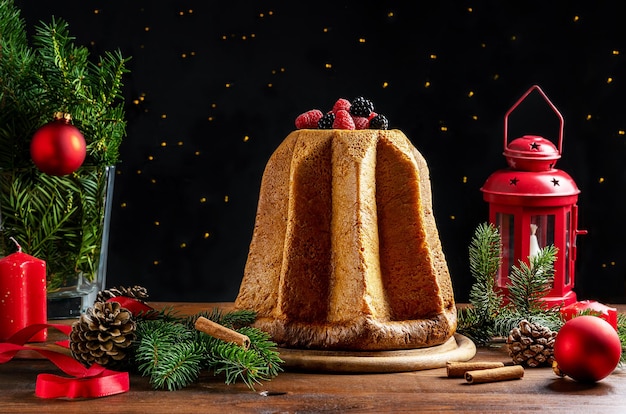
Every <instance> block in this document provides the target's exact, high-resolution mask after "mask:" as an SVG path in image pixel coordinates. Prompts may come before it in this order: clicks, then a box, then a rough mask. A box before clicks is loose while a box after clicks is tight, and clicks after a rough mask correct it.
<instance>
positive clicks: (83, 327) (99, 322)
mask: <svg viewBox="0 0 626 414" xmlns="http://www.w3.org/2000/svg"><path fill="white" fill-rule="evenodd" d="M132 316H133V315H132V313H131V312H130V311H129V310H127V309H125V308H122V306H121V305H120V304H119V303H117V302H96V303H95V304H94V305H93V307H91V308H89V309H87V311H86V312H85V313H84V314H82V315H81V316H80V318H79V320H77V321H76V322H74V323H73V324H72V331H71V332H70V350H71V351H72V355H73V356H74V358H75V359H77V360H78V361H80V362H82V363H83V364H84V365H86V366H91V365H92V364H94V363H97V364H100V365H102V366H106V367H109V368H110V367H115V366H120V365H122V364H123V363H124V362H125V361H124V360H125V359H126V356H127V355H128V348H129V347H130V345H131V344H132V342H133V340H134V339H135V327H136V325H135V321H134V320H133V318H132Z"/></svg>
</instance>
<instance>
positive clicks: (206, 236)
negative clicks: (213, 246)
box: [202, 231, 210, 239]
mask: <svg viewBox="0 0 626 414" xmlns="http://www.w3.org/2000/svg"><path fill="white" fill-rule="evenodd" d="M209 236H210V234H209V232H208V231H207V232H205V233H204V234H203V235H202V237H204V238H205V239H208V238H209Z"/></svg>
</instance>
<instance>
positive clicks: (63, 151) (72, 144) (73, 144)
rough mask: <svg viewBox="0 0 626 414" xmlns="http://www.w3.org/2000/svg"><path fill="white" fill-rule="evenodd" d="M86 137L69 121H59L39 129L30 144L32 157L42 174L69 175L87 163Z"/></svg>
mask: <svg viewBox="0 0 626 414" xmlns="http://www.w3.org/2000/svg"><path fill="white" fill-rule="evenodd" d="M86 155H87V145H86V143H85V137H83V134H81V132H80V131H79V130H78V128H76V127H75V126H74V125H71V124H70V123H69V120H68V119H57V120H54V121H52V122H49V123H47V124H45V125H44V126H42V127H41V128H39V129H38V130H37V131H36V132H35V134H34V135H33V139H32V141H31V144H30V156H31V158H32V160H33V162H34V163H35V165H36V166H37V168H39V170H40V171H41V172H44V173H46V174H50V175H67V174H71V173H73V172H74V171H76V170H77V169H78V168H79V167H80V166H81V165H82V164H83V161H85V156H86Z"/></svg>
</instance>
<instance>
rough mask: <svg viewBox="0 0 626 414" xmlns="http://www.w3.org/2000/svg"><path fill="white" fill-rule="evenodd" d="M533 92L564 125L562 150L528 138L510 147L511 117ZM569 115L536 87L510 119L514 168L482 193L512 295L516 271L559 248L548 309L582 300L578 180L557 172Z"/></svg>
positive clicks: (509, 154) (503, 279) (509, 153)
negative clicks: (577, 282) (577, 270)
mask: <svg viewBox="0 0 626 414" xmlns="http://www.w3.org/2000/svg"><path fill="white" fill-rule="evenodd" d="M533 91H537V92H539V93H540V94H541V96H542V97H543V98H544V100H545V101H546V102H547V103H548V104H549V105H550V107H551V108H552V110H553V111H554V113H555V114H556V115H557V116H558V118H559V121H560V132H559V139H558V146H555V145H554V143H553V142H552V141H550V140H548V139H545V138H543V137H541V136H537V135H524V136H522V137H520V138H517V139H514V140H513V141H511V142H509V140H508V118H509V115H510V114H511V113H512V112H513V111H514V110H515V108H517V106H518V105H519V104H520V103H521V102H522V101H523V100H524V99H526V97H527V96H528V95H529V94H530V93H531V92H533ZM563 123H564V121H563V116H562V115H561V113H560V112H559V111H558V110H557V109H556V107H555V106H554V105H553V104H552V102H550V100H549V99H548V97H547V96H546V95H545V93H544V92H543V91H542V90H541V88H540V87H539V86H537V85H534V86H532V87H531V88H530V89H529V90H528V91H527V92H526V93H525V94H524V95H523V96H522V97H521V98H520V99H519V100H518V101H517V102H516V103H515V104H514V105H513V106H512V107H511V109H509V110H508V112H507V113H506V115H505V117H504V156H505V158H506V161H507V164H508V166H509V167H508V168H506V169H502V170H499V171H496V172H495V173H493V174H492V175H491V176H490V177H489V178H488V179H487V181H486V182H485V184H484V185H483V187H482V188H481V191H482V192H483V199H484V200H485V201H486V202H488V203H489V222H490V223H492V224H494V225H495V226H496V227H497V228H498V229H499V231H500V235H501V238H502V266H501V268H500V274H499V276H498V280H497V284H498V286H499V287H500V288H501V289H502V290H503V291H504V293H506V290H507V289H506V286H507V284H508V281H509V274H510V270H511V268H512V266H514V265H517V264H518V262H519V261H520V260H523V261H525V262H526V263H529V257H531V256H533V255H535V254H537V252H538V249H540V248H544V247H546V246H549V245H554V246H555V247H556V248H557V249H558V253H557V259H556V262H555V273H554V283H553V286H552V289H551V291H550V293H549V294H548V296H547V297H546V298H544V300H545V301H546V303H547V304H548V305H562V304H564V305H569V304H571V303H573V302H575V301H576V293H575V292H574V291H573V290H572V289H573V287H574V267H575V261H576V238H577V236H578V235H580V234H586V233H587V231H585V230H579V229H578V206H577V204H576V203H577V201H578V194H579V193H580V190H579V189H578V187H577V186H576V183H575V182H574V180H573V179H572V178H571V177H570V176H569V174H567V173H566V172H564V171H561V170H557V169H555V168H554V166H555V164H556V161H557V160H558V159H559V158H561V148H562V144H563Z"/></svg>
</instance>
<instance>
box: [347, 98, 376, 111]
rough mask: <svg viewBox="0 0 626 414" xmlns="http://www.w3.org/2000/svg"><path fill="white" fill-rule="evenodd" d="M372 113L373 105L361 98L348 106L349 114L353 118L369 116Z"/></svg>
mask: <svg viewBox="0 0 626 414" xmlns="http://www.w3.org/2000/svg"><path fill="white" fill-rule="evenodd" d="M372 112H374V104H373V103H372V101H370V100H369V99H365V98H364V97H362V96H359V97H358V98H355V99H354V101H352V105H351V106H350V113H351V114H352V115H354V116H369V115H370V114H371V113H372Z"/></svg>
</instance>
